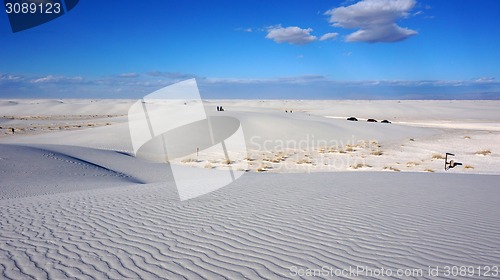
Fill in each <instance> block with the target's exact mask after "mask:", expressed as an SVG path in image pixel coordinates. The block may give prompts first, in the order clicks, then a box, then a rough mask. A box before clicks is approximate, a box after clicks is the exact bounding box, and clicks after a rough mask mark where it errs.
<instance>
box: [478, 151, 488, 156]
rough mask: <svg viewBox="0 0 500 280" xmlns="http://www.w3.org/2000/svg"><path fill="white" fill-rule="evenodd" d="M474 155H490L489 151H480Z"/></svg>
mask: <svg viewBox="0 0 500 280" xmlns="http://www.w3.org/2000/svg"><path fill="white" fill-rule="evenodd" d="M475 154H476V155H478V156H487V155H490V154H491V151H490V150H481V151H477V152H476V153H475Z"/></svg>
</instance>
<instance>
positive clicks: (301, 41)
mask: <svg viewBox="0 0 500 280" xmlns="http://www.w3.org/2000/svg"><path fill="white" fill-rule="evenodd" d="M312 31H313V30H312V29H311V28H306V29H302V28H300V27H297V26H290V27H281V26H274V27H270V28H268V30H267V32H268V33H267V36H266V38H267V39H270V40H273V41H275V42H276V43H289V44H292V45H305V44H308V43H311V42H314V41H316V40H317V39H318V38H317V37H316V36H313V35H311V32H312Z"/></svg>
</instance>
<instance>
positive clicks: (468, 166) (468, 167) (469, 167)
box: [464, 164, 474, 169]
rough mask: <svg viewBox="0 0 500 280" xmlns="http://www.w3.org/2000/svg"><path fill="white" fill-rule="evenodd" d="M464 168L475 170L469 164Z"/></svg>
mask: <svg viewBox="0 0 500 280" xmlns="http://www.w3.org/2000/svg"><path fill="white" fill-rule="evenodd" d="M464 168H465V169H474V166H472V165H469V164H466V165H465V166H464Z"/></svg>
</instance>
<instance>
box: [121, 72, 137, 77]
mask: <svg viewBox="0 0 500 280" xmlns="http://www.w3.org/2000/svg"><path fill="white" fill-rule="evenodd" d="M118 76H119V77H122V78H137V77H139V74H137V73H122V74H120V75H118Z"/></svg>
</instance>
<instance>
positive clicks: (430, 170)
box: [424, 168, 434, 173]
mask: <svg viewBox="0 0 500 280" xmlns="http://www.w3.org/2000/svg"><path fill="white" fill-rule="evenodd" d="M424 171H425V172H430V173H434V169H430V168H426V169H425V170H424Z"/></svg>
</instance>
